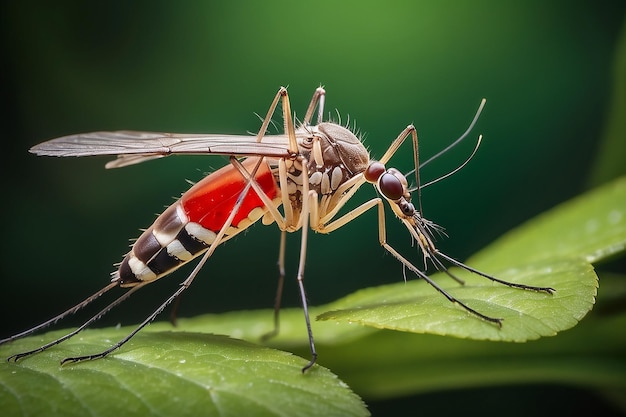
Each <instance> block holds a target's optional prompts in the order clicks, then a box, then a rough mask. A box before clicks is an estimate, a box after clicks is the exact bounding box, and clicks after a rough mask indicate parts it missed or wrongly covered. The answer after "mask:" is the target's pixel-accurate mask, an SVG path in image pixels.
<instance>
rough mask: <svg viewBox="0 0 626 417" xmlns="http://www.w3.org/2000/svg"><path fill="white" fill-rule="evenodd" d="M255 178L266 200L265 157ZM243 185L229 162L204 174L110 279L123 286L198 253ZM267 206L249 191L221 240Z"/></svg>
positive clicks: (271, 182) (270, 185)
mask: <svg viewBox="0 0 626 417" xmlns="http://www.w3.org/2000/svg"><path fill="white" fill-rule="evenodd" d="M257 162H258V159H257V158H248V159H247V160H246V161H244V162H243V166H244V167H245V168H246V169H248V170H249V169H251V168H252V167H253V166H254V165H256V163H257ZM255 180H256V181H257V183H258V184H259V185H260V186H261V188H262V189H263V191H264V192H265V194H266V195H267V196H268V197H269V198H270V199H273V198H274V197H276V196H277V194H278V185H277V184H276V181H275V179H274V176H273V174H272V172H271V169H270V168H269V165H268V164H267V162H264V163H263V164H261V166H260V167H259V169H258V170H257V172H256V175H255ZM245 186H246V180H245V179H244V178H243V177H242V176H241V174H240V173H239V172H238V171H237V170H236V169H235V168H234V167H233V166H232V165H227V166H225V167H223V168H221V169H219V170H217V171H216V172H214V173H212V174H210V175H208V176H206V177H205V178H203V179H202V180H201V181H200V182H198V183H196V184H195V185H194V186H193V187H191V188H190V189H189V190H188V191H187V192H186V193H184V194H183V195H182V197H181V198H180V200H178V201H177V202H176V203H174V204H172V205H171V206H169V207H168V208H167V209H166V210H165V211H164V212H163V213H162V214H161V215H160V216H159V217H157V219H156V220H155V222H154V224H153V225H152V226H150V227H149V228H148V229H147V230H146V231H144V232H143V233H142V234H141V236H139V238H138V239H137V241H136V242H135V244H134V245H133V247H132V249H131V251H130V252H129V253H128V254H127V255H126V257H125V258H124V260H123V261H122V263H121V264H120V266H119V268H118V270H117V271H116V272H115V273H114V275H113V280H114V281H115V280H117V281H118V282H119V284H120V286H122V287H132V286H135V285H137V284H139V283H142V282H149V281H154V280H156V279H159V278H161V277H163V276H165V275H167V274H169V273H170V272H172V271H174V270H175V269H177V268H179V267H180V266H182V265H183V264H185V263H187V262H189V261H190V260H192V259H193V258H195V257H197V256H198V255H201V254H202V253H203V252H204V251H205V250H206V249H208V247H209V246H210V245H211V244H212V243H213V242H214V241H215V238H216V237H217V234H218V233H219V231H220V230H221V229H222V227H224V223H225V222H226V219H227V218H228V216H229V215H230V213H231V211H232V210H233V208H234V206H235V204H236V202H237V199H238V198H239V197H240V195H241V192H242V191H243V189H244V188H245ZM266 211H267V208H266V207H265V205H264V204H263V201H262V200H261V199H260V197H259V196H258V195H256V192H255V191H253V190H249V192H248V193H247V194H246V196H245V198H244V200H243V203H242V204H241V207H240V208H239V211H238V212H237V213H236V214H237V215H236V216H235V218H234V220H233V221H232V223H231V224H230V225H228V226H227V227H226V229H225V233H224V238H223V239H222V240H220V243H221V242H223V241H225V240H227V239H229V238H231V237H232V236H234V235H236V234H237V233H239V232H241V231H242V230H245V229H246V228H247V227H249V226H250V225H251V224H252V223H254V222H256V221H257V220H259V219H260V218H261V217H262V216H263V215H264V214H265V212H266Z"/></svg>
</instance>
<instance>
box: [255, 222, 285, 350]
mask: <svg viewBox="0 0 626 417" xmlns="http://www.w3.org/2000/svg"><path fill="white" fill-rule="evenodd" d="M286 239H287V232H286V231H285V230H283V231H282V232H281V233H280V247H279V251H278V285H277V287H276V298H275V299H274V329H273V330H271V331H269V332H267V333H265V334H264V335H262V336H261V340H262V341H267V340H269V339H271V338H273V337H275V336H276V335H278V333H279V332H280V305H281V301H282V298H283V286H284V284H285V245H286Z"/></svg>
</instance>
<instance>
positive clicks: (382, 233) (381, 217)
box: [378, 201, 502, 327]
mask: <svg viewBox="0 0 626 417" xmlns="http://www.w3.org/2000/svg"><path fill="white" fill-rule="evenodd" d="M378 239H379V242H380V245H381V246H382V247H383V248H385V249H386V250H387V252H389V253H390V254H392V255H393V257H394V258H396V259H397V260H399V261H400V262H401V263H402V265H404V266H405V267H406V268H408V269H409V270H411V271H412V272H413V273H414V274H416V275H417V276H419V277H420V278H422V279H424V281H426V282H427V283H428V284H430V285H431V286H432V287H433V288H434V289H436V290H437V291H438V292H439V293H440V294H442V295H443V296H444V297H446V298H447V299H448V300H449V301H450V302H452V303H454V304H457V305H459V306H460V307H462V308H463V309H465V310H466V311H467V312H469V313H472V314H473V315H475V316H477V317H479V318H481V319H483V320H485V321H488V322H490V323H494V324H496V325H497V326H498V327H502V319H500V318H495V317H489V316H486V315H484V314H482V313H479V312H478V311H476V310H474V309H473V308H471V307H469V306H468V305H466V304H465V303H463V302H462V301H460V300H458V299H456V298H454V297H453V296H452V295H451V294H449V293H448V292H447V291H446V290H444V289H443V288H441V287H440V286H439V285H437V283H436V282H434V281H433V280H432V279H430V278H429V277H428V275H426V274H425V273H424V272H422V271H420V270H419V269H417V268H416V267H415V266H414V265H413V264H412V263H411V262H409V260H408V259H406V258H405V257H404V256H402V255H400V253H398V251H396V250H395V249H394V248H393V247H391V245H389V244H388V243H387V232H386V229H385V206H384V205H383V203H382V201H379V202H378Z"/></svg>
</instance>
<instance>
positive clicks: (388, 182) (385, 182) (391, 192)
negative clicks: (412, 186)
mask: <svg viewBox="0 0 626 417" xmlns="http://www.w3.org/2000/svg"><path fill="white" fill-rule="evenodd" d="M378 188H379V189H380V192H381V193H382V194H383V195H384V196H385V197H387V198H388V199H389V200H391V201H397V200H399V199H400V198H402V196H404V190H405V188H404V186H403V185H402V181H400V179H399V178H398V177H396V176H395V175H393V174H390V173H389V172H385V173H384V174H382V175H381V176H380V178H379V179H378Z"/></svg>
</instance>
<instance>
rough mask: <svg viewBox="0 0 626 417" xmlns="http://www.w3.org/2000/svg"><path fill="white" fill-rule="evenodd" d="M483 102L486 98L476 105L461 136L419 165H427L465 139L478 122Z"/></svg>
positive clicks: (485, 101)
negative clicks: (476, 108) (474, 111)
mask: <svg viewBox="0 0 626 417" xmlns="http://www.w3.org/2000/svg"><path fill="white" fill-rule="evenodd" d="M485 103H487V99H485V98H484V99H482V100H481V101H480V105H479V106H478V110H477V111H476V115H475V116H474V119H473V120H472V123H470V125H469V127H468V128H467V130H466V131H465V132H464V133H463V134H462V135H461V137H459V138H458V139H457V140H455V141H454V142H452V143H451V144H450V145H448V146H446V147H445V148H444V149H443V150H441V151H439V152H438V153H436V154H435V155H433V156H431V157H430V158H428V159H427V160H426V161H425V162H422V163H421V165H420V167H422V168H423V167H424V166H425V165H427V164H429V163H430V162H432V161H434V160H435V159H437V158H439V157H440V156H441V155H443V154H444V153H446V152H448V151H449V150H450V149H452V148H454V147H455V146H456V145H458V144H459V143H460V142H461V141H463V139H465V138H466V137H467V136H468V135H469V133H470V132H471V131H472V129H474V126H475V125H476V122H478V118H479V117H480V113H482V111H483V108H484V107H485Z"/></svg>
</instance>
